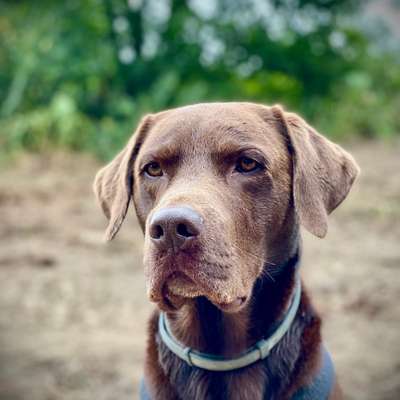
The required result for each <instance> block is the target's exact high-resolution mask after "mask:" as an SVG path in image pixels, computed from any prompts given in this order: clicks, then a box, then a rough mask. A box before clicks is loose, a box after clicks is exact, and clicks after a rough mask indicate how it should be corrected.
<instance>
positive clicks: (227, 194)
mask: <svg viewBox="0 0 400 400" xmlns="http://www.w3.org/2000/svg"><path fill="white" fill-rule="evenodd" d="M357 174H358V167H357V165H356V163H355V161H354V160H353V158H352V157H351V156H350V155H349V154H348V153H346V152H345V151H344V150H343V149H341V148H340V147H339V146H337V145H335V144H333V143H332V142H330V141H328V140H327V139H325V138H324V137H322V136H321V135H319V134H318V133H317V132H316V131H315V130H314V129H313V128H311V127H310V126H309V125H308V124H307V123H306V122H305V121H304V120H302V119H301V118H300V117H299V116H297V115H295V114H291V113H287V112H285V111H283V110H282V109H281V108H280V107H279V106H274V107H266V106H262V105H257V104H250V103H210V104H198V105H193V106H188V107H183V108H177V109H174V110H168V111H165V112H161V113H158V114H154V115H148V116H146V117H145V118H144V119H143V120H142V122H141V124H140V126H139V127H138V129H137V131H136V133H135V134H134V135H133V137H132V139H131V140H130V141H129V143H128V144H127V146H126V147H125V148H124V149H123V151H122V152H121V153H120V154H119V155H118V156H117V157H116V158H115V159H114V160H113V161H112V162H111V163H110V164H108V165H107V166H106V167H104V168H103V169H102V170H100V171H99V173H98V174H97V176H96V180H95V185H94V188H95V192H96V195H97V198H98V200H99V202H100V204H101V206H102V209H103V211H104V213H105V214H106V216H107V218H108V219H109V225H108V228H107V232H106V236H107V238H108V239H112V238H113V237H114V236H115V234H116V233H117V232H118V230H119V228H120V226H121V224H122V222H123V220H124V218H125V215H126V212H127V209H128V206H129V203H130V201H131V198H133V202H134V205H135V208H136V213H137V215H138V218H139V222H140V224H141V227H142V229H143V231H144V233H145V253H144V254H145V255H144V266H145V276H146V282H147V290H148V295H149V297H150V300H151V301H153V302H156V303H157V304H158V306H159V308H160V309H161V310H162V311H164V313H165V315H166V318H167V320H168V324H169V329H170V331H171V335H173V337H174V338H175V339H176V340H177V341H178V342H179V343H181V344H183V345H184V346H189V347H190V348H193V349H194V350H195V351H198V352H203V353H207V354H212V355H214V356H215V357H216V358H218V357H219V358H221V359H231V358H235V357H237V356H238V355H240V354H243V353H246V351H248V349H249V348H252V346H254V344H255V343H258V341H260V339H262V338H265V337H267V336H268V335H269V334H270V333H271V331H273V330H274V329H275V328H276V326H277V325H279V323H280V321H282V320H283V319H284V316H285V314H286V313H287V312H288V308H290V304H291V302H292V301H293V300H292V299H293V296H294V295H293V293H294V291H295V285H296V276H297V268H296V266H297V264H298V261H299V257H300V234H299V226H300V225H303V226H304V227H305V228H306V229H307V230H308V231H310V232H311V233H313V234H314V235H316V236H318V237H324V236H325V234H326V232H327V216H328V214H329V213H330V212H331V211H333V210H334V209H335V208H336V207H337V206H338V205H339V204H340V203H341V202H342V201H343V200H344V198H345V197H346V195H347V193H348V192H349V190H350V187H351V185H352V183H353V181H354V179H355V178H356V176H357ZM159 315H160V313H159V311H156V312H155V313H154V315H153V317H152V318H151V321H150V326H149V340H148V348H147V357H146V366H145V392H146V394H145V395H144V396H147V398H150V399H154V400H158V399H160V400H161V399H162V400H169V399H198V400H200V399H249V400H261V399H290V398H296V399H297V398H299V399H300V398H310V399H311V398H312V396H308V397H307V395H305V396H303V397H301V395H295V394H296V393H297V394H299V393H301V390H302V388H304V387H307V385H312V382H313V380H314V378H315V377H316V376H318V374H319V371H320V369H321V368H322V367H321V362H322V361H321V360H322V358H321V354H322V352H323V349H322V346H321V339H320V319H319V317H318V315H317V314H316V312H315V311H314V309H313V308H312V306H311V304H310V301H309V298H308V296H307V294H306V292H305V291H304V289H303V291H302V294H301V301H300V305H299V307H298V309H297V312H296V314H295V317H294V321H293V322H292V323H291V325H290V327H289V328H288V331H287V332H286V333H285V335H284V336H283V338H282V340H280V341H279V342H278V343H277V344H276V345H275V347H273V349H272V350H271V352H270V354H269V355H268V356H267V357H266V358H264V359H263V360H259V361H257V362H254V363H252V364H251V365H248V366H245V367H242V368H239V369H233V370H229V371H219V370H218V371H210V370H208V369H202V368H199V367H196V366H193V365H188V364H187V363H186V362H185V361H183V360H182V359H181V358H180V357H178V356H177V355H176V354H174V352H172V351H171V350H170V348H169V347H168V346H166V344H165V342H164V341H163V340H162V338H160V332H159V328H158V319H159ZM293 396H297V397H293ZM319 396H320V397H318V398H320V399H322V398H328V397H329V398H331V399H333V398H337V399H339V398H341V397H340V394H339V390H338V387H337V384H336V383H335V382H333V385H331V386H330V389H329V393H327V395H326V396H325V394H324V396H323V397H322V395H319Z"/></svg>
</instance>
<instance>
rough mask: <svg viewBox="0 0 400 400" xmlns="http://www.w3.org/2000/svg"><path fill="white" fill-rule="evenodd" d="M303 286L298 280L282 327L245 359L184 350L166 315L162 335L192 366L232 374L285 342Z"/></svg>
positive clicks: (160, 325) (162, 317) (160, 329)
mask: <svg viewBox="0 0 400 400" xmlns="http://www.w3.org/2000/svg"><path fill="white" fill-rule="evenodd" d="M300 297H301V283H300V278H297V280H296V286H295V292H294V296H293V299H292V302H291V304H290V307H289V309H288V311H287V313H286V315H285V317H284V319H283V320H282V322H281V323H280V324H279V326H278V327H277V328H276V329H275V331H274V332H273V333H272V334H271V335H270V336H269V337H268V338H265V339H261V340H259V341H258V342H257V343H256V344H255V345H254V346H252V347H250V348H249V349H248V350H246V351H245V352H244V353H243V354H242V355H240V356H238V357H235V358H226V357H223V356H219V355H215V354H209V353H201V352H199V351H196V350H194V349H192V348H190V347H186V346H184V345H183V344H182V343H180V342H179V341H178V340H177V339H176V338H175V337H174V336H173V334H172V332H171V329H170V327H169V324H168V320H167V318H166V317H165V314H164V313H160V316H159V318H158V332H159V334H160V338H161V340H162V341H163V343H164V344H165V345H166V346H167V347H168V348H169V350H171V351H172V352H173V353H174V354H175V355H176V356H178V357H179V358H180V359H181V360H183V361H185V362H186V363H187V364H189V365H190V366H194V367H197V368H202V369H206V370H208V371H232V370H235V369H239V368H243V367H247V366H248V365H251V364H254V363H255V362H257V361H259V360H264V359H265V358H266V357H267V356H268V355H269V353H270V352H271V350H272V349H273V348H274V346H275V345H276V344H277V343H278V342H279V341H280V340H281V339H282V337H283V336H284V335H285V333H286V332H287V331H288V330H289V328H290V326H291V324H292V322H293V320H294V318H295V316H296V313H297V310H298V308H299V304H300Z"/></svg>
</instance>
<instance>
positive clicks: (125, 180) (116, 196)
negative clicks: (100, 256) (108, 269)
mask: <svg viewBox="0 0 400 400" xmlns="http://www.w3.org/2000/svg"><path fill="white" fill-rule="evenodd" d="M151 123H152V116H151V115H148V116H146V117H144V118H143V119H142V121H141V122H140V124H139V126H138V128H137V129H136V131H135V133H134V134H133V136H132V137H131V139H130V140H129V142H128V143H127V145H126V146H125V148H124V149H123V150H122V151H121V152H120V153H119V154H118V155H117V156H116V157H115V158H114V159H113V160H112V161H111V162H110V163H109V164H107V165H106V166H105V167H103V168H102V169H101V170H100V171H99V172H98V173H97V175H96V178H95V180H94V184H93V190H94V193H95V195H96V198H97V201H98V202H99V204H100V206H101V208H102V210H103V212H104V214H105V215H106V217H107V218H108V227H107V230H106V233H105V238H106V240H111V239H113V237H114V236H115V235H116V234H117V232H118V231H119V228H120V227H121V224H122V222H123V221H124V219H125V215H126V213H127V211H128V207H129V202H130V200H131V195H132V190H133V164H134V161H135V159H136V156H137V154H138V152H139V149H140V146H141V144H142V143H143V141H144V139H145V137H146V135H147V132H148V131H149V129H150V126H151Z"/></svg>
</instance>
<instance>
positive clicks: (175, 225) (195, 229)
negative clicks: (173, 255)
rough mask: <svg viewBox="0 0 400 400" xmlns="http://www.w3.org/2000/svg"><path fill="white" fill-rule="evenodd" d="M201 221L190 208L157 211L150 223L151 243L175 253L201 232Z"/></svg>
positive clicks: (171, 208) (170, 208)
mask: <svg viewBox="0 0 400 400" xmlns="http://www.w3.org/2000/svg"><path fill="white" fill-rule="evenodd" d="M201 226H202V219H201V217H200V215H199V214H198V213H197V212H196V211H195V210H193V209H192V208H190V207H169V208H163V209H161V210H159V211H157V212H156V213H155V214H154V215H153V217H152V218H151V221H150V226H149V234H150V237H151V240H152V241H153V243H155V244H156V245H157V246H158V247H160V248H163V249H165V250H166V249H169V248H172V249H173V250H174V251H175V252H176V251H178V250H180V249H182V248H184V246H185V245H187V244H188V243H189V242H192V241H193V240H194V239H195V238H196V237H197V236H198V235H199V234H200V231H201Z"/></svg>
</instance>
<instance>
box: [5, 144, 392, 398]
mask: <svg viewBox="0 0 400 400" xmlns="http://www.w3.org/2000/svg"><path fill="white" fill-rule="evenodd" d="M350 151H352V152H353V154H355V157H356V159H357V160H358V161H359V163H360V165H361V167H362V170H363V173H362V176H361V178H360V179H359V181H358V182H357V184H356V186H355V188H354V190H353V192H352V194H351V196H350V197H349V198H348V200H346V201H345V203H344V204H343V205H342V206H341V207H340V209H339V210H337V211H336V212H335V213H334V214H333V215H332V217H331V220H330V231H329V234H328V236H327V238H326V239H324V240H320V239H316V238H313V237H311V236H310V235H308V234H304V236H305V243H304V244H305V246H304V248H305V257H304V263H303V277H304V278H305V281H306V283H307V285H308V286H309V287H310V289H311V291H312V292H313V298H314V301H315V303H316V305H317V307H318V308H319V310H320V311H321V313H322V315H323V317H324V335H325V339H326V342H327V345H328V348H329V349H330V350H331V352H332V354H333V358H334V360H335V363H336V368H337V371H338V373H339V376H340V380H341V382H342V386H343V388H344V391H345V393H346V398H348V399H353V400H372V399H374V400H376V399H379V400H398V399H400V345H399V339H400V335H399V328H400V306H399V299H400V275H399V266H400V172H399V171H400V142H397V143H390V144H387V143H386V144H382V143H380V144H377V143H364V144H358V145H352V146H350ZM1 168H2V169H1V170H0V171H1V172H0V400H20V399H24V400H28V399H29V400H60V399H65V400H89V399H90V400H93V399H95V400H106V399H110V400H111V399H119V400H125V399H135V398H136V397H137V395H136V388H137V384H138V381H139V379H140V377H141V374H142V362H143V354H144V346H145V340H146V337H145V327H146V319H147V316H148V315H149V313H150V310H151V307H152V306H151V305H150V304H149V303H148V301H147V299H146V296H145V289H144V282H143V273H142V265H141V259H142V252H141V248H142V235H141V232H140V230H139V228H138V226H137V224H136V222H135V218H134V217H133V215H131V218H129V221H128V222H127V223H126V225H125V226H124V227H123V229H122V232H121V234H120V235H119V236H118V237H117V239H116V240H115V241H114V242H112V243H111V244H104V243H103V242H102V235H103V228H104V227H105V219H104V217H103V215H102V214H101V212H100V210H99V208H98V207H97V206H96V205H95V202H94V199H93V195H92V192H91V183H92V179H93V176H94V173H95V171H96V169H97V168H98V163H97V162H95V161H94V160H92V159H90V158H88V157H87V156H82V155H79V156H78V155H68V154H57V155H52V156H40V157H39V156H24V157H22V158H21V159H19V160H18V161H16V162H15V163H14V164H13V165H9V166H2V167H1ZM131 214H133V213H132V212H131Z"/></svg>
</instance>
